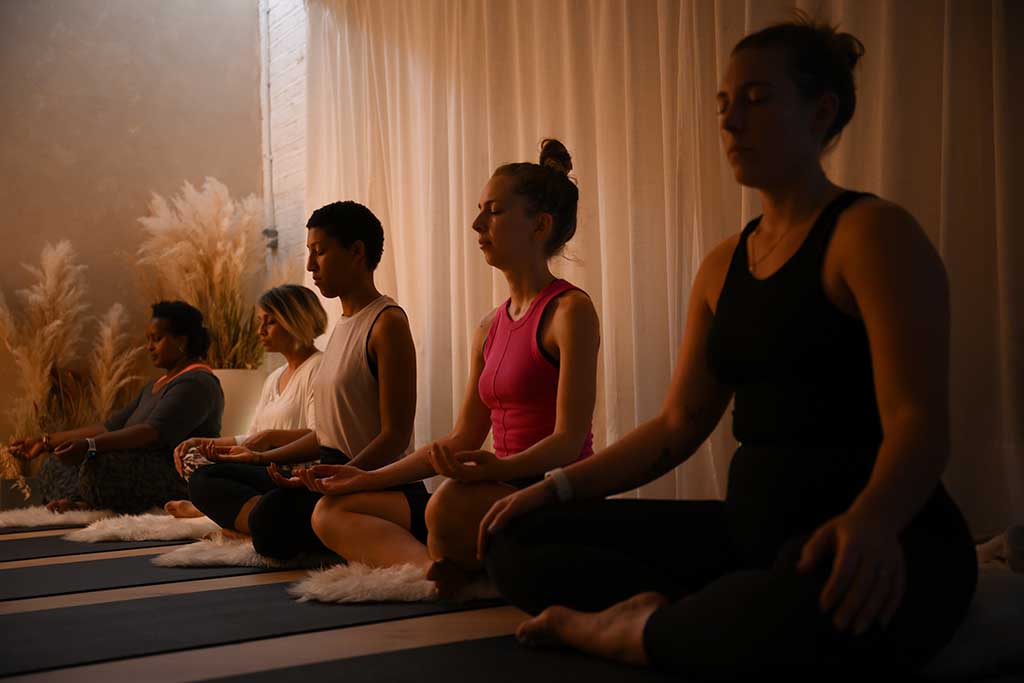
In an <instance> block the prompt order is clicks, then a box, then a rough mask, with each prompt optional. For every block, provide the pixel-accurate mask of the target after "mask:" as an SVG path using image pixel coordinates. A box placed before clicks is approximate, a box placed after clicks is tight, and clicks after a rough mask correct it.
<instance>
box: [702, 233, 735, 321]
mask: <svg viewBox="0 0 1024 683" xmlns="http://www.w3.org/2000/svg"><path fill="white" fill-rule="evenodd" d="M741 235H742V233H741V232H738V233H736V234H735V235H731V236H729V237H728V238H726V239H724V240H722V241H721V242H719V243H718V244H716V245H715V247H714V248H713V249H712V250H711V251H710V252H708V254H707V256H705V257H704V259H703V260H702V261H701V262H700V268H698V269H697V274H696V275H695V276H694V278H693V291H694V294H695V295H696V296H698V297H700V299H702V300H704V301H705V302H707V304H708V307H709V308H711V309H712V310H713V309H714V308H715V304H716V303H717V301H718V295H719V294H720V293H721V291H722V287H724V286H725V278H726V276H727V275H728V274H729V266H730V265H731V264H732V258H733V254H734V253H735V252H736V247H738V246H739V243H740V236H741Z"/></svg>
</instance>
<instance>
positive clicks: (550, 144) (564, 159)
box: [540, 138, 572, 175]
mask: <svg viewBox="0 0 1024 683" xmlns="http://www.w3.org/2000/svg"><path fill="white" fill-rule="evenodd" d="M540 165H541V166H547V167H548V168H553V169H555V170H556V171H558V172H559V173H564V174H565V175H569V171H571V170H572V157H571V156H570V155H569V150H567V149H566V148H565V145H563V144H562V143H561V141H559V140H555V139H554V138H546V139H544V140H541V143H540Z"/></svg>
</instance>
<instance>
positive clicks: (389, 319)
mask: <svg viewBox="0 0 1024 683" xmlns="http://www.w3.org/2000/svg"><path fill="white" fill-rule="evenodd" d="M408 331H409V318H408V316H406V315H405V311H404V310H402V308H401V307H400V306H399V305H398V304H389V305H388V306H387V307H386V308H384V309H382V310H381V312H380V313H378V314H377V317H376V319H375V320H374V322H373V331H372V332H371V335H372V336H374V337H386V336H390V335H392V334H400V333H402V332H408Z"/></svg>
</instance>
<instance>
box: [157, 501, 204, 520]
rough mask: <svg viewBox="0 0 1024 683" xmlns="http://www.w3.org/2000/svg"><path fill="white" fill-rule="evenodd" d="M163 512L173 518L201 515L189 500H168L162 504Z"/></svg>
mask: <svg viewBox="0 0 1024 683" xmlns="http://www.w3.org/2000/svg"><path fill="white" fill-rule="evenodd" d="M164 511H165V512H166V513H167V514H169V515H172V516H174V517H180V518H187V517H202V516H203V513H202V512H200V510H199V508H197V507H196V506H195V505H193V504H192V501H190V500H169V501H167V502H166V503H164Z"/></svg>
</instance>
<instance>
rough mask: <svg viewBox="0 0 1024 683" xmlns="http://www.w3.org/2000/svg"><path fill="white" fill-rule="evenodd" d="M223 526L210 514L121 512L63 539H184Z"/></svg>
mask: <svg viewBox="0 0 1024 683" xmlns="http://www.w3.org/2000/svg"><path fill="white" fill-rule="evenodd" d="M219 528H220V527H219V526H217V523H216V522H214V521H213V520H212V519H210V518H209V517H192V518H179V517H172V516H170V515H160V514H145V515H118V516H117V517H111V518H109V519H102V520H100V521H98V522H93V523H92V524H90V525H89V526H87V527H86V528H84V529H79V530H78V531H73V532H71V533H70V534H67V535H66V536H65V537H64V538H66V539H68V540H70V541H80V542H84V543H95V542H97V541H184V540H189V539H196V538H202V537H203V536H205V535H207V534H209V533H211V532H213V531H216V530H218V529H219Z"/></svg>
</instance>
